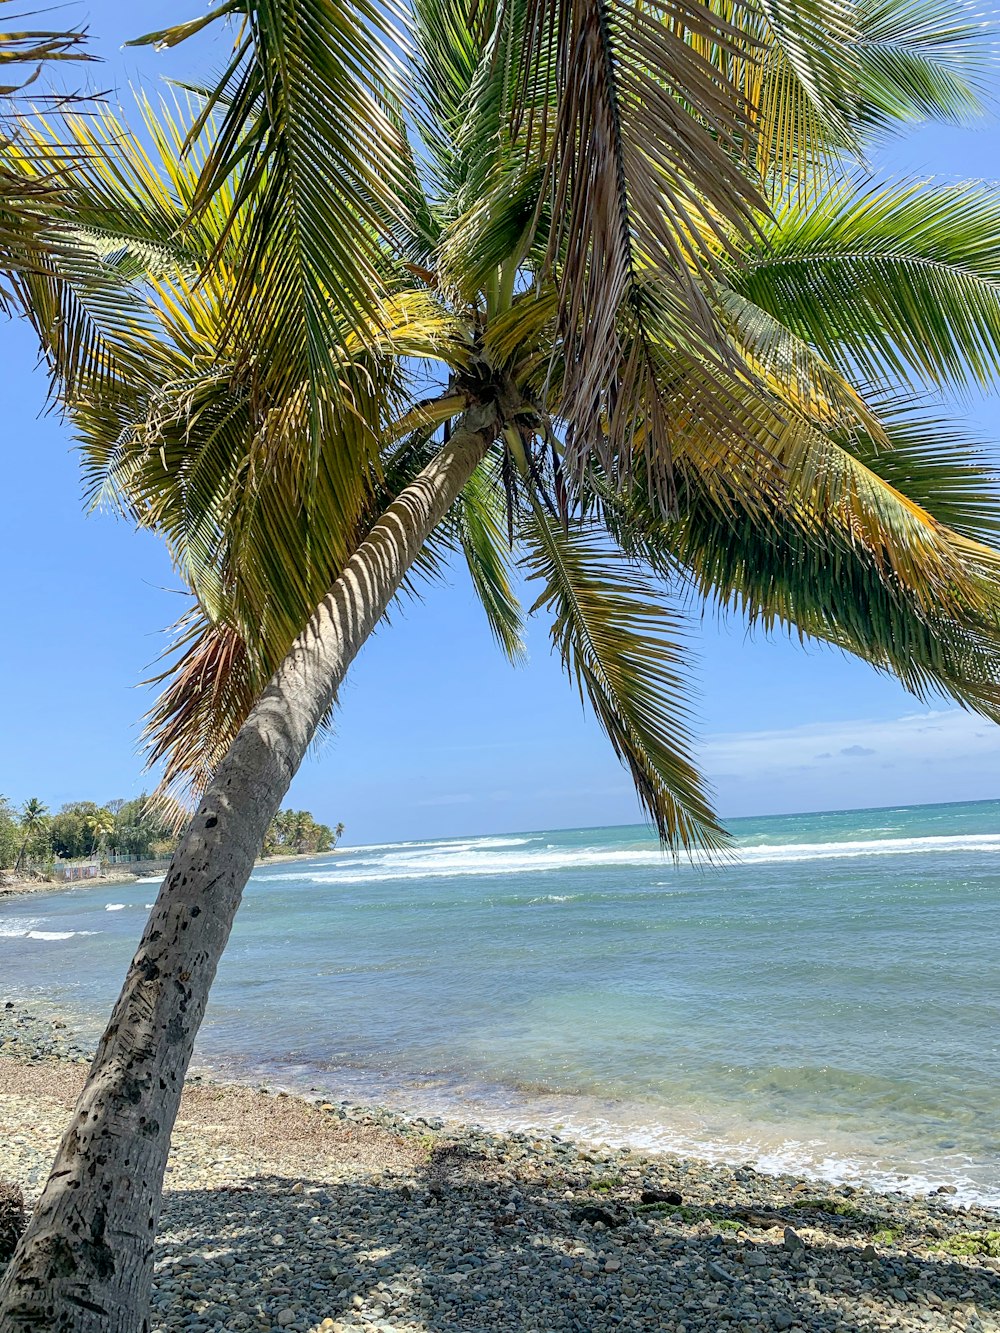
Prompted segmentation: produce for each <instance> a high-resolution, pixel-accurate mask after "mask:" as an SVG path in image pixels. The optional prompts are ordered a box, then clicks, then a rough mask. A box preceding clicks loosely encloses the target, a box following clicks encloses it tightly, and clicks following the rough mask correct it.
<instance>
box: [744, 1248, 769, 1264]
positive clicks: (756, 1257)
mask: <svg viewBox="0 0 1000 1333" xmlns="http://www.w3.org/2000/svg"><path fill="white" fill-rule="evenodd" d="M743 1262H744V1263H745V1264H746V1265H747V1267H748V1268H766V1267H767V1255H766V1254H765V1253H764V1252H763V1250H748V1251H747V1253H746V1258H745V1259H744V1260H743Z"/></svg>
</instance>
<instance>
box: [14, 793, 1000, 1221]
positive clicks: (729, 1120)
mask: <svg viewBox="0 0 1000 1333" xmlns="http://www.w3.org/2000/svg"><path fill="white" fill-rule="evenodd" d="M730 827H731V829H732V831H733V833H734V835H735V837H736V846H737V849H738V854H739V860H738V861H737V862H735V863H734V864H728V865H723V866H721V867H705V866H692V865H690V864H681V865H676V866H675V865H674V864H673V862H672V861H671V860H670V858H668V857H664V856H663V855H662V854H661V853H660V851H659V850H658V848H657V846H656V843H655V840H654V839H653V838H652V837H651V836H650V834H649V831H648V830H647V829H645V828H644V827H641V826H637V827H616V828H591V829H569V830H566V829H563V830H553V831H536V832H527V833H512V834H508V835H504V836H502V837H493V836H489V837H466V838H450V839H441V840H436V841H428V842H408V843H392V844H385V845H380V846H370V847H356V848H349V849H346V850H343V851H341V852H338V853H337V854H336V855H335V856H332V857H325V858H317V859H316V860H310V861H296V862H294V863H289V864H285V865H274V866H269V867H266V868H263V869H259V870H257V871H256V872H255V873H254V876H253V878H252V880H251V882H250V885H249V887H248V891H247V896H246V899H245V901H244V905H243V907H242V908H241V911H240V915H239V918H238V920H237V924H236V928H235V930H234V932H233V937H232V941H231V943H230V947H229V949H228V951H227V953H226V956H225V959H224V961H223V963H222V966H221V968H220V971H219V976H218V979H217V981H216V985H215V988H214V990H213V993H212V1000H211V1004H210V1006H209V1012H208V1015H207V1017H206V1021H205V1025H204V1028H203V1031H202V1034H201V1036H200V1038H199V1043H198V1050H197V1055H196V1060H197V1062H198V1063H199V1064H200V1066H201V1067H202V1068H206V1067H207V1068H210V1069H212V1070H214V1071H215V1072H217V1073H220V1074H223V1075H225V1076H227V1077H231V1078H237V1079H243V1080H250V1081H255V1082H258V1081H259V1082H266V1083H268V1084H270V1085H272V1086H273V1085H279V1086H283V1087H286V1088H289V1089H291V1090H299V1091H303V1092H307V1093H308V1092H313V1093H320V1094H322V1095H324V1096H327V1097H331V1098H334V1099H337V1098H341V1099H347V1100H350V1101H352V1102H378V1103H383V1104H388V1105H392V1106H395V1107H398V1108H401V1109H405V1110H409V1111H414V1112H417V1113H421V1114H425V1115H433V1116H441V1117H445V1118H449V1117H452V1118H457V1119H462V1120H466V1121H473V1122H475V1123H478V1124H481V1125H485V1126H497V1127H498V1126H508V1127H517V1128H526V1127H529V1126H537V1127H545V1128H550V1129H555V1128H559V1129H560V1130H561V1132H564V1133H574V1134H577V1135H581V1136H585V1137H588V1138H592V1139H596V1140H597V1141H605V1142H608V1143H621V1142H629V1143H632V1144H635V1145H637V1146H641V1147H644V1148H652V1149H659V1150H662V1151H669V1152H679V1153H686V1154H691V1155H697V1156H700V1157H704V1158H708V1159H710V1160H732V1161H752V1162H755V1163H757V1164H758V1165H759V1167H760V1168H761V1169H764V1170H771V1171H776V1172H792V1173H796V1174H801V1175H810V1176H814V1177H818V1178H825V1179H829V1180H831V1181H859V1180H866V1181H868V1182H870V1183H874V1184H877V1185H880V1186H882V1187H884V1188H889V1189H900V1190H903V1191H905V1192H919V1191H922V1190H925V1189H928V1188H932V1187H936V1186H939V1185H942V1184H944V1185H954V1186H956V1187H957V1189H958V1196H957V1198H958V1200H959V1201H961V1200H967V1201H970V1202H971V1201H979V1202H986V1203H992V1204H994V1205H997V1204H1000V802H995V801H989V802H978V803H975V804H963V805H937V806H921V807H906V808H892V809H883V810H860V811H857V810H855V811H844V812H836V813H826V814H811V815H787V816H779V817H773V818H766V819H738V820H733V821H732V822H731V825H730ZM155 887H156V886H155V885H154V884H152V883H142V882H140V883H138V884H134V885H126V886H122V885H117V886H112V887H101V888H78V889H73V890H66V891H60V892H56V893H51V894H44V895H34V896H32V897H31V898H20V899H18V898H14V899H9V900H6V901H3V902H0V981H2V987H0V999H3V998H6V999H12V1000H15V1001H30V1002H32V1003H33V1004H34V1005H35V1006H36V1007H38V1008H40V1009H44V1008H45V1007H46V1006H49V1005H58V1006H59V1007H60V1009H62V1010H63V1011H65V1012H66V1013H68V1014H69V1015H70V1016H71V1018H72V1020H73V1023H74V1025H75V1026H77V1027H78V1028H80V1029H81V1030H83V1031H85V1032H87V1033H91V1034H94V1035H96V1033H97V1032H98V1031H99V1028H100V1025H101V1023H102V1020H103V1018H104V1017H105V1016H106V1014H107V1012H108V1010H109V1009H110V1006H111V1004H112V1002H113V999H114V997H115V995H116V993H117V991H118V987H119V984H120V982H121V978H122V975H123V972H124V969H125V967H126V965H127V963H128V960H129V958H130V956H131V952H132V950H133V949H134V947H135V944H136V942H137V940H138V938H139V935H140V933H141V930H142V926H143V923H144V920H145V916H146V909H147V907H148V906H149V905H150V904H151V903H152V900H153V896H154V895H155Z"/></svg>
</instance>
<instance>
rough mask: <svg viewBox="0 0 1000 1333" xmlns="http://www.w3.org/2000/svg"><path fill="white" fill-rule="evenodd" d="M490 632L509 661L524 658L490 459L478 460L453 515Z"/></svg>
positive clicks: (502, 500)
mask: <svg viewBox="0 0 1000 1333" xmlns="http://www.w3.org/2000/svg"><path fill="white" fill-rule="evenodd" d="M451 524H452V525H453V526H454V528H455V529H456V530H457V539H458V543H459V545H460V547H461V550H462V553H463V555H464V556H465V560H466V563H467V565H468V567H469V575H470V577H471V579H472V586H473V588H474V589H475V591H476V596H477V597H478V599H479V601H480V603H481V604H482V607H483V610H484V611H485V612H486V618H487V620H488V621H489V626H490V629H491V630H492V632H493V637H494V638H495V639H496V641H497V643H498V644H499V646H500V647H501V648H502V649H503V651H504V652H505V653H506V655H507V656H508V657H509V658H510V660H511V661H512V662H513V663H514V664H515V665H519V664H520V663H522V662H523V661H524V660H525V647H524V618H523V615H522V612H521V605H520V602H519V601H518V599H517V595H516V593H515V592H514V586H513V584H514V579H513V556H512V552H511V550H510V546H509V543H508V537H507V512H506V497H505V495H504V490H503V485H502V482H501V480H500V478H499V477H498V476H497V473H496V467H495V465H494V464H492V463H491V462H489V461H487V462H486V463H483V464H480V466H479V468H478V469H477V470H476V471H475V472H474V473H473V475H472V479H471V481H469V483H468V484H467V485H466V488H465V490H464V491H463V493H462V497H461V500H460V501H459V503H458V505H457V506H456V511H455V513H454V515H453V516H452V519H451Z"/></svg>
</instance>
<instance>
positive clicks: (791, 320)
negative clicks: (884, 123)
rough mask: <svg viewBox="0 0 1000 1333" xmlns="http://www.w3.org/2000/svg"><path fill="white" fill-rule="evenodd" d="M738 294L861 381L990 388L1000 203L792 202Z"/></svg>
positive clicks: (987, 196)
mask: <svg viewBox="0 0 1000 1333" xmlns="http://www.w3.org/2000/svg"><path fill="white" fill-rule="evenodd" d="M728 281H729V283H730V285H731V286H732V287H733V289H734V290H736V291H738V292H739V293H740V294H741V295H742V296H744V297H746V298H747V299H748V300H750V301H752V302H754V303H755V304H756V305H758V306H759V307H760V308H761V309H762V310H766V311H767V312H768V313H769V314H771V315H772V316H773V317H774V318H775V319H777V320H778V321H779V322H780V323H781V324H783V325H784V326H785V327H786V328H787V329H789V330H790V331H791V332H792V333H794V334H795V335H796V336H797V337H799V338H802V339H803V340H805V341H806V342H809V343H811V344H812V345H813V346H814V347H815V348H816V349H817V350H818V351H819V353H820V354H821V355H822V356H823V357H825V358H826V360H828V361H829V362H830V363H831V364H832V365H833V366H836V367H837V368H839V369H840V370H842V371H845V372H846V373H848V374H854V375H856V376H859V377H860V378H861V379H862V380H863V381H867V382H869V383H872V384H880V385H889V386H893V385H898V384H900V383H904V384H905V383H907V382H909V381H910V380H917V381H919V382H922V383H925V384H932V385H947V386H961V385H965V384H969V383H970V382H972V383H978V384H981V385H984V386H986V385H989V384H991V383H992V382H993V379H994V377H995V373H996V365H997V358H998V354H1000V196H998V195H997V192H996V191H995V190H994V189H992V188H991V187H989V186H985V185H976V184H967V185H935V184H931V183H926V182H916V181H910V182H903V183H901V184H888V185H887V184H882V183H879V182H874V181H871V180H867V179H860V180H848V181H846V182H843V183H841V184H839V185H838V186H837V187H835V188H832V189H830V190H828V191H826V192H825V193H824V194H823V195H822V196H821V197H816V198H813V199H812V200H811V202H810V203H809V204H808V206H805V205H803V204H802V203H801V202H800V201H798V200H796V199H790V200H788V201H787V203H786V204H785V206H784V207H782V208H781V209H779V210H778V211H777V213H776V216H775V218H774V220H773V221H765V222H763V223H762V225H761V236H760V239H759V241H757V242H755V243H754V244H753V245H752V246H751V247H750V248H749V250H748V253H747V256H746V259H745V261H744V262H743V263H742V264H741V265H739V266H738V267H735V268H734V269H733V270H732V272H731V273H730V274H729V275H728Z"/></svg>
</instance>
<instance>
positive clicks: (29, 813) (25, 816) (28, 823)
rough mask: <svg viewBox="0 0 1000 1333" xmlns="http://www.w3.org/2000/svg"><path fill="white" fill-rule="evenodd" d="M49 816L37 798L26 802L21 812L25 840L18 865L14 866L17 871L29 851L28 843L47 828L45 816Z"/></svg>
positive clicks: (19, 854)
mask: <svg viewBox="0 0 1000 1333" xmlns="http://www.w3.org/2000/svg"><path fill="white" fill-rule="evenodd" d="M47 814H48V810H47V809H46V807H45V806H44V805H43V804H42V802H41V801H40V800H39V799H38V797H37V796H32V797H31V799H30V800H27V801H25V803H24V806H23V808H22V810H21V831H22V832H23V834H24V839H23V841H22V842H21V850H20V851H19V852H18V854H17V863H16V865H15V866H14V870H15V871H18V870H20V869H21V864H22V862H23V861H24V853H25V852H26V851H27V849H28V843H29V842H30V841H31V839H32V838H33V837H35V836H36V834H38V833H40V832H41V831H42V829H43V828H44V827H45V816H46V815H47Z"/></svg>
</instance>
